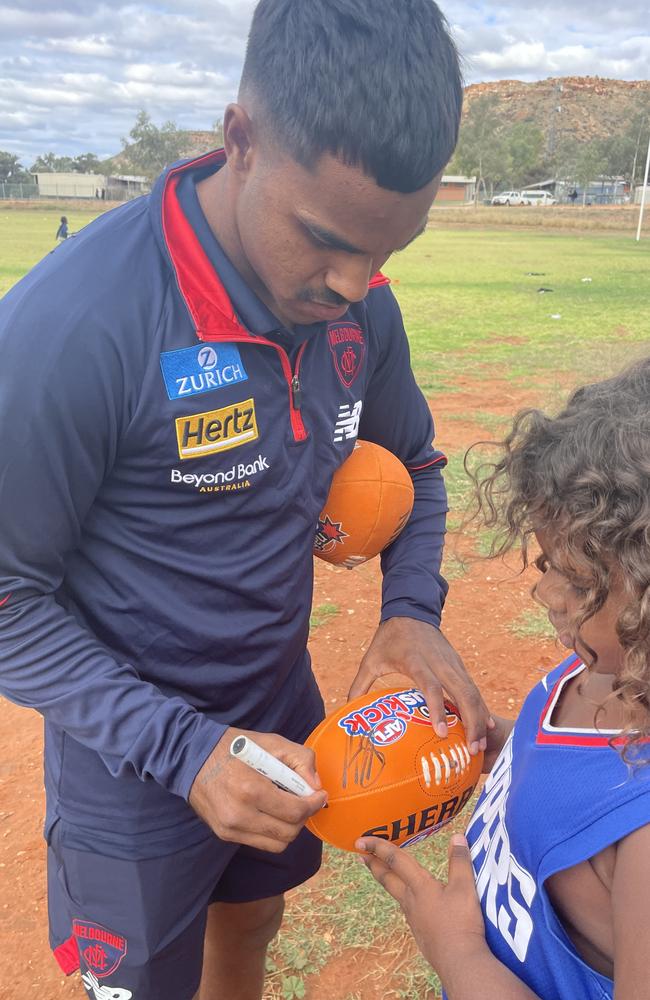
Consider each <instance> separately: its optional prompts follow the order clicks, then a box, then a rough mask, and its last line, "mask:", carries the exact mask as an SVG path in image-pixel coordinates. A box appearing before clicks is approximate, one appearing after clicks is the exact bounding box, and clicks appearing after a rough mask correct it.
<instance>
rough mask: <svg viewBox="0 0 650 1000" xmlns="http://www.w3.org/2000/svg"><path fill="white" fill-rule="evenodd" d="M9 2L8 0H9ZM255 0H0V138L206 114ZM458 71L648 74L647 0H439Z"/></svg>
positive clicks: (93, 131) (91, 133)
mask: <svg viewBox="0 0 650 1000" xmlns="http://www.w3.org/2000/svg"><path fill="white" fill-rule="evenodd" d="M12 4H13V6H12ZM254 6H255V0H156V2H154V0H111V2H110V3H109V2H96V0H29V3H27V2H26V0H7V2H6V3H4V4H2V5H1V6H0V149H7V150H10V151H11V152H14V153H17V154H18V155H20V156H21V158H23V163H24V164H25V165H26V166H29V165H30V163H31V162H32V161H33V159H34V158H35V157H36V156H37V155H38V154H39V153H43V152H46V151H48V150H50V149H51V150H53V151H54V152H56V153H59V154H64V153H67V154H73V155H74V154H77V153H81V152H86V151H93V152H96V153H97V154H98V155H100V156H108V155H111V154H113V153H116V152H118V151H119V149H120V148H121V137H122V136H124V135H127V134H128V132H129V130H130V128H131V126H132V124H133V122H134V120H135V116H136V114H137V112H138V111H139V110H140V109H141V108H143V107H144V108H145V109H146V110H147V111H148V112H149V113H150V114H151V116H152V118H153V119H154V121H156V122H157V123H162V122H163V121H167V120H169V119H171V120H173V121H175V122H176V123H177V125H178V126H179V127H181V128H193V129H200V128H209V127H210V126H211V124H212V123H213V122H214V120H215V119H216V118H217V117H218V116H219V115H220V114H222V113H223V110H224V107H225V105H226V104H227V103H228V102H229V101H231V100H233V99H234V98H235V96H236V93H237V85H238V81H239V75H240V72H241V66H242V62H243V58H244V52H245V46H246V38H247V34H248V28H249V25H250V18H251V14H252V11H253V8H254ZM442 7H443V10H444V12H445V14H446V15H447V18H448V20H449V22H450V24H451V26H452V29H453V32H454V35H455V38H456V40H457V42H458V45H459V48H460V50H461V54H462V56H463V58H464V63H465V75H466V79H467V82H470V83H471V82H478V81H479V80H496V79H501V78H503V77H509V78H513V77H514V78H519V79H523V80H535V79H540V78H544V77H547V76H564V75H600V76H613V77H621V78H623V79H646V78H648V77H650V22H649V21H648V11H647V0H629V2H626V4H625V5H624V6H623V7H622V8H620V9H616V8H615V6H614V5H612V4H611V0H590V2H589V5H588V8H585V4H584V0H538V3H536V4H535V5H530V6H529V7H527V8H525V9H522V7H521V3H520V0H499V2H495V3H488V2H484V0H483V2H481V0H449V2H445V0H442Z"/></svg>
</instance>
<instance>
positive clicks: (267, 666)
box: [0, 153, 446, 843]
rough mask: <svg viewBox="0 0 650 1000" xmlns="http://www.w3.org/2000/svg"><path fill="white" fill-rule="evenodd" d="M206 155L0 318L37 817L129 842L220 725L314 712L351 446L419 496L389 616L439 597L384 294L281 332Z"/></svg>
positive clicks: (6, 581) (8, 522) (35, 283)
mask: <svg viewBox="0 0 650 1000" xmlns="http://www.w3.org/2000/svg"><path fill="white" fill-rule="evenodd" d="M223 162H224V160H223V154H221V153H214V154H209V155H207V156H204V157H201V158H200V159H198V160H196V161H191V162H189V163H185V164H182V165H180V166H176V167H174V168H173V169H171V170H169V171H168V172H167V173H165V174H164V175H163V176H162V177H161V178H160V180H159V181H158V183H157V185H156V187H155V189H154V191H153V193H152V194H151V196H148V197H145V198H141V199H138V200H136V201H133V202H131V203H129V204H128V205H125V206H123V207H121V208H119V209H117V210H115V211H112V212H109V213H107V214H106V215H103V216H102V217H100V218H99V219H97V220H96V221H95V222H94V223H92V224H91V225H89V226H87V227H86V228H85V229H84V230H83V231H82V232H81V233H79V234H78V235H77V237H76V238H75V239H74V240H71V241H68V243H66V244H65V245H61V246H60V247H59V248H57V250H56V251H55V252H54V253H52V254H50V255H48V256H47V257H46V258H45V259H44V260H43V261H42V262H41V263H40V264H39V265H38V266H37V267H35V268H34V269H33V271H31V272H30V274H29V275H27V276H26V277H25V278H24V279H23V280H22V281H21V282H19V283H18V284H17V285H16V286H15V287H14V288H13V289H12V290H11V291H10V292H9V293H8V294H7V295H6V296H5V298H4V299H3V300H2V302H1V303H0V357H2V377H1V381H0V440H1V445H0V453H1V454H2V470H1V472H0V521H1V523H2V525H3V530H2V532H1V533H0V602H2V603H1V605H0V663H1V668H0V691H1V692H2V693H3V694H5V695H6V696H7V697H8V698H10V699H12V700H13V701H15V702H17V703H19V704H23V705H26V706H30V707H33V708H36V709H37V710H38V711H40V712H42V714H43V715H44V717H45V720H46V779H47V788H48V802H49V806H50V820H51V819H53V818H54V817H55V816H57V815H59V816H60V815H70V817H71V818H73V819H74V821H75V822H76V823H81V824H82V825H84V826H86V827H87V828H88V829H93V830H103V831H104V833H105V835H106V836H107V837H110V838H112V839H113V840H120V841H121V840H124V842H125V843H126V842H127V841H130V840H131V841H132V840H133V838H134V837H135V836H136V834H137V833H138V832H142V833H143V834H148V835H151V836H153V834H152V831H155V836H156V837H157V838H159V839H160V840H161V842H162V841H165V843H168V842H175V840H176V839H177V832H176V831H177V828H178V827H179V826H182V824H183V823H184V822H190V821H192V820H194V815H193V814H192V813H191V810H189V807H188V806H187V804H186V802H185V801H184V800H185V799H186V798H187V796H188V794H189V790H190V787H191V784H192V782H193V780H194V777H195V776H196V774H197V772H198V770H199V769H200V767H201V765H202V764H203V763H204V761H205V759H206V758H207V756H208V755H209V753H210V751H211V750H212V748H213V747H214V746H215V744H216V743H217V741H218V740H219V738H220V737H221V735H222V733H223V732H224V729H225V727H226V726H228V725H236V726H241V727H245V728H250V729H258V730H266V731H273V730H278V731H281V730H282V727H283V726H284V725H286V724H287V722H288V717H289V715H291V717H292V725H295V718H294V717H295V713H296V712H299V711H301V709H300V706H301V704H302V705H304V704H306V703H311V702H313V701H314V700H315V699H317V697H318V695H317V692H316V689H315V684H314V680H313V677H312V674H311V669H310V663H309V657H308V654H307V652H306V645H307V637H308V629H309V612H310V607H311V601H312V584H313V564H312V546H313V541H314V533H315V528H316V524H317V521H318V515H319V513H320V511H321V509H322V506H323V502H324V500H325V498H326V496H327V492H328V489H329V485H330V482H331V479H332V476H333V474H334V472H335V470H336V469H337V468H338V467H339V466H340V464H341V463H342V462H343V461H344V460H345V458H346V457H347V456H348V455H349V454H350V452H351V450H352V449H353V447H354V443H355V440H356V438H357V436H360V437H362V438H365V439H367V440H370V441H375V442H377V443H379V444H381V445H383V446H384V447H386V448H388V449H389V450H391V451H392V452H394V453H395V454H396V455H398V456H399V457H400V458H401V459H402V460H403V461H404V463H405V464H406V465H407V467H408V468H409V469H410V470H411V474H412V477H413V481H414V484H415V493H416V500H415V506H414V511H413V515H412V517H411V520H410V522H409V524H408V526H407V527H406V528H405V530H404V531H403V533H402V535H401V536H400V537H399V538H398V539H397V541H396V542H395V543H394V544H393V545H392V546H391V547H390V548H389V549H388V550H387V551H386V552H385V553H384V555H383V559H382V566H383V572H384V584H383V608H382V616H383V617H384V618H389V617H394V616H398V615H399V616H410V617H413V618H417V619H421V620H423V621H427V622H431V623H433V624H438V623H439V620H440V612H441V607H442V603H443V600H444V594H445V584H444V581H443V580H442V578H441V577H440V575H439V566H440V558H441V552H442V545H443V535H444V524H445V511H446V497H445V490H444V484H443V481H442V476H441V469H442V466H443V465H444V458H443V456H442V455H441V454H440V453H439V452H437V451H435V449H434V447H433V445H432V440H433V435H434V428H433V422H432V419H431V415H430V413H429V409H428V406H427V404H426V402H425V400H424V398H423V396H422V394H421V393H420V391H419V390H418V388H417V386H416V384H415V381H414V378H413V375H412V372H411V367H410V360H409V349H408V343H407V339H406V336H405V333H404V329H403V325H402V320H401V317H400V312H399V309H398V306H397V304H396V302H395V299H394V297H393V295H392V292H391V290H390V288H389V287H388V285H387V284H386V283H385V281H383V280H382V279H377V280H376V281H374V282H373V283H372V286H371V288H370V290H369V294H368V296H367V298H366V299H365V300H364V301H363V302H360V303H358V304H356V305H354V306H352V307H351V308H350V309H349V311H348V312H347V314H346V315H345V317H344V318H343V319H342V320H340V321H339V322H336V323H330V324H325V323H321V324H314V325H313V326H309V327H298V328H296V329H294V330H293V331H292V332H289V331H287V330H286V329H283V328H282V326H281V324H280V322H279V321H278V319H277V318H276V317H275V316H274V315H273V314H272V313H271V312H270V311H269V310H268V309H267V308H266V306H265V305H264V304H263V303H262V302H261V301H260V300H259V299H258V298H257V297H256V296H255V295H254V294H253V293H252V292H251V291H250V289H249V288H247V286H246V285H245V283H244V281H243V279H242V278H241V276H240V275H239V273H238V272H237V271H236V270H235V268H234V267H233V265H232V264H231V263H230V261H229V260H228V258H227V257H226V255H225V254H224V252H223V250H222V249H221V247H220V246H219V244H218V242H217V241H216V239H215V237H214V236H213V234H212V232H211V230H210V228H209V227H208V225H207V223H206V221H205V218H204V217H203V215H202V212H201V209H200V206H199V203H198V199H197V195H196V190H195V185H196V183H197V182H198V180H200V179H201V178H203V177H205V176H206V175H208V174H209V173H211V172H213V171H215V170H217V169H219V167H220V166H221V165H222V164H223ZM355 668H356V663H353V662H351V664H350V669H351V675H352V674H353V672H354V670H355ZM116 778H117V779H120V782H119V796H120V802H121V803H122V806H123V810H124V820H123V824H122V825H121V826H120V829H119V830H106V826H107V822H108V820H107V817H108V814H109V812H110V810H108V809H107V808H106V807H105V806H104V803H105V802H107V801H108V800H109V799H110V798H111V796H115V795H117V794H118V786H117V785H116V784H115V779H116ZM170 792H171V793H174V794H173V795H171V796H170V795H169V793H170ZM176 797H178V798H176ZM171 800H174V801H173V802H172V801H171ZM163 816H164V822H162V821H161V817H163Z"/></svg>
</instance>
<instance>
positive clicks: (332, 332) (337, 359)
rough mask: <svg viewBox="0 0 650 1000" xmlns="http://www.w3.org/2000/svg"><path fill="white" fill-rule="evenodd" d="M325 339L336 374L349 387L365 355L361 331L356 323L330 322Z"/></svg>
mask: <svg viewBox="0 0 650 1000" xmlns="http://www.w3.org/2000/svg"><path fill="white" fill-rule="evenodd" d="M327 339H328V341H329V345H330V351H331V352H332V357H333V359H334V367H335V369H336V374H337V375H338V377H339V378H340V380H341V382H342V383H343V385H344V386H345V387H346V389H349V388H350V386H351V385H352V383H353V382H354V380H355V379H356V377H357V375H358V374H359V372H360V371H361V366H362V365H363V359H364V358H365V356H366V341H365V338H364V336H363V331H362V329H361V327H360V326H357V325H356V323H331V324H330V325H329V326H328V328H327Z"/></svg>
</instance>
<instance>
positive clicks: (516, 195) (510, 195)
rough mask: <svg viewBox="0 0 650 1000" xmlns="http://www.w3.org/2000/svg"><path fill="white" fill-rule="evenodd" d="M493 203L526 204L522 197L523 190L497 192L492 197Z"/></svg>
mask: <svg viewBox="0 0 650 1000" xmlns="http://www.w3.org/2000/svg"><path fill="white" fill-rule="evenodd" d="M492 204H493V205H525V204H526V203H525V201H524V199H523V198H522V195H521V191H502V192H501V193H500V194H495V196H494V198H493V199H492Z"/></svg>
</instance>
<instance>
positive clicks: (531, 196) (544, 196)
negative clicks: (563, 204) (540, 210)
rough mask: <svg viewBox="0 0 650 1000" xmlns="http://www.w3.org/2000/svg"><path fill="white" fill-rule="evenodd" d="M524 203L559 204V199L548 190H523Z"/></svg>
mask: <svg viewBox="0 0 650 1000" xmlns="http://www.w3.org/2000/svg"><path fill="white" fill-rule="evenodd" d="M521 197H522V199H523V203H524V205H557V201H556V200H555V198H554V197H553V195H552V194H549V193H548V191H522V192H521Z"/></svg>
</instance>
